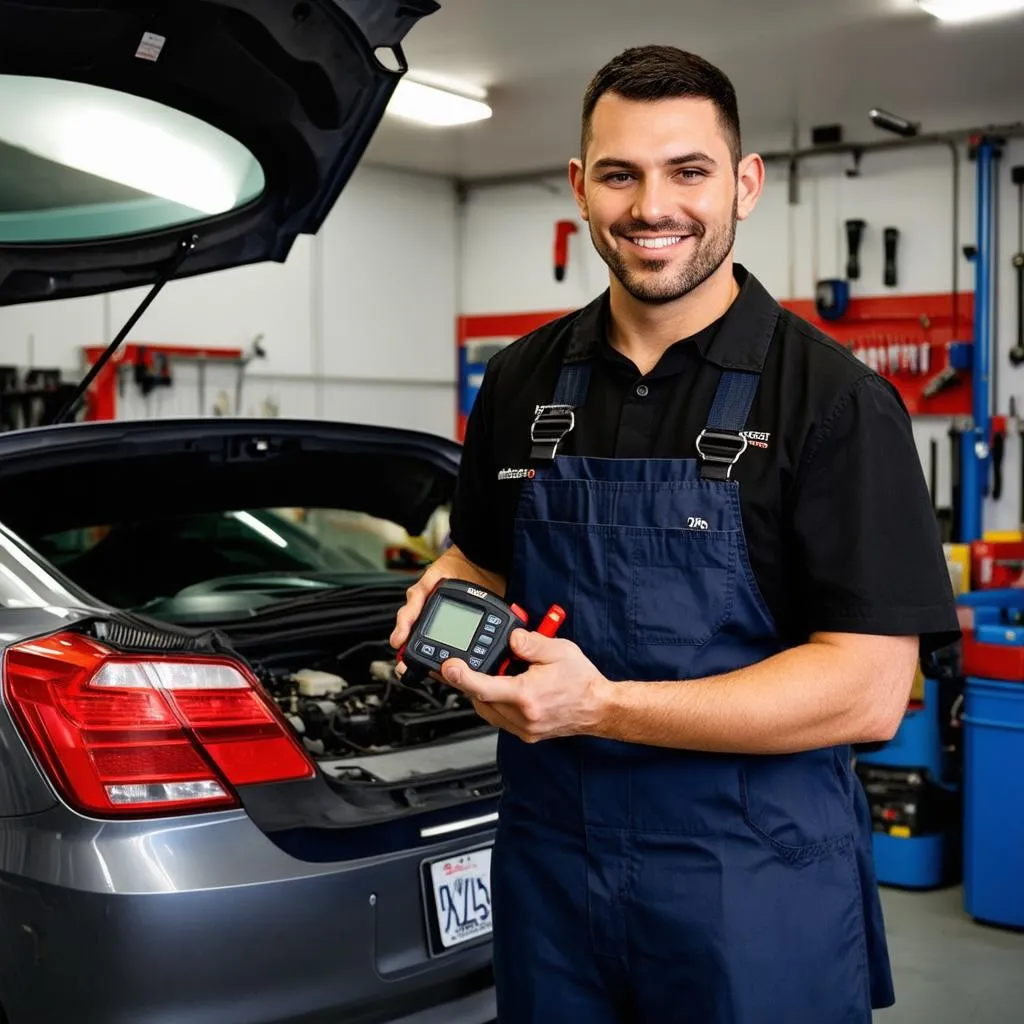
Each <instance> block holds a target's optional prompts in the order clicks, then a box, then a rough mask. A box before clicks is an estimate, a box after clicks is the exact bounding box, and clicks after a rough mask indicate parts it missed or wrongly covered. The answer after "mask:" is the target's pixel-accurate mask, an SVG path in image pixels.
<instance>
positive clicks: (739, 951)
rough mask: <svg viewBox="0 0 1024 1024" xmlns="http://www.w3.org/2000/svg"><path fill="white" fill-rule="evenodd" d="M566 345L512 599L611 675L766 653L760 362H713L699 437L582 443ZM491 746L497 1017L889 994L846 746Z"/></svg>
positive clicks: (716, 1010) (725, 667) (753, 1017)
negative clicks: (644, 455)
mask: <svg viewBox="0 0 1024 1024" xmlns="http://www.w3.org/2000/svg"><path fill="white" fill-rule="evenodd" d="M775 315H776V316H777V311H776V314H775ZM569 359H571V356H570V357H567V361H566V363H565V365H564V366H563V368H562V371H561V375H560V378H559V381H558V387H557V390H556V393H555V396H554V404H553V405H550V406H541V407H538V410H537V416H536V419H535V421H534V424H533V427H532V430H531V437H532V439H533V442H534V444H533V450H532V457H533V460H534V465H535V466H539V468H536V475H535V476H534V477H533V478H531V479H529V480H527V481H525V482H524V485H523V490H522V497H521V499H520V504H519V508H518V511H517V516H516V522H515V550H514V560H513V567H512V573H511V577H510V580H509V592H508V599H509V600H510V601H515V602H516V603H518V604H519V605H521V606H523V607H524V608H527V609H529V610H530V611H531V612H532V613H533V614H539V613H540V612H542V611H543V610H544V609H546V608H547V607H548V606H550V605H551V604H556V603H557V604H560V605H561V606H562V607H563V608H565V609H566V611H567V612H568V618H567V621H566V623H565V625H564V627H563V630H562V633H561V634H560V635H562V636H568V637H569V638H570V639H572V640H574V641H575V642H576V643H578V644H579V646H580V647H581V648H582V650H583V652H584V653H585V654H586V655H587V656H588V657H590V658H591V660H592V661H593V662H594V663H595V664H596V666H597V667H598V668H599V669H600V671H601V672H602V673H604V675H605V676H607V677H608V678H609V679H611V680H613V681H614V680H677V679H678V680H686V679H699V678H701V677H706V676H710V675H715V674H718V673H723V672H729V671H732V670H735V669H739V668H741V667H744V666H747V665H750V664H752V663H755V662H758V661H761V660H763V659H765V658H768V657H770V656H771V655H773V654H775V653H777V652H778V651H780V650H781V649H782V644H781V643H780V640H779V637H778V635H777V631H776V628H775V625H774V623H773V621H772V616H771V614H770V612H769V610H768V608H767V607H766V605H765V602H764V600H763V599H762V597H761V595H760V594H759V592H758V588H757V584H756V582H755V580H754V576H753V573H752V571H751V565H750V560H749V558H748V553H747V545H746V541H745V538H744V533H743V526H742V521H741V517H740V498H739V491H738V484H737V482H736V481H735V480H734V479H733V478H732V472H731V471H732V467H733V465H734V464H735V462H736V461H737V459H738V458H739V456H740V455H742V453H743V450H744V449H745V447H746V439H745V438H744V437H743V436H742V435H741V433H740V432H741V431H742V430H744V429H745V426H746V420H747V414H748V412H749V410H750V407H751V403H752V401H753V397H754V393H755V391H756V388H757V384H758V380H759V376H758V375H757V374H752V373H746V372H738V371H725V372H723V374H722V377H721V380H720V383H719V386H718V390H717V393H716V395H715V399H714V403H713V405H712V408H711V410H710V416H709V419H708V421H707V422H708V427H707V429H706V430H705V431H704V432H703V433H702V435H701V437H700V438H699V439H698V441H697V451H696V452H695V458H693V459H650V460H645V459H600V458H586V457H580V456H575V455H561V454H558V453H557V449H558V447H559V445H560V442H561V440H562V439H563V438H564V437H565V436H566V434H567V433H568V431H570V430H571V429H572V426H573V422H574V420H573V415H574V412H573V410H574V409H575V410H578V409H580V408H581V407H582V406H583V404H584V399H585V396H586V392H587V382H588V379H589V368H590V363H589V361H587V359H585V358H584V359H582V360H581V361H577V362H573V361H569ZM498 754H499V764H500V767H501V771H502V773H503V776H504V783H505V790H504V793H503V795H502V799H501V807H500V810H501V814H500V821H499V825H498V832H497V839H496V844H495V850H494V855H493V865H492V894H493V901H494V921H495V929H496V930H495V971H496V977H497V981H498V992H499V1005H498V1009H499V1024H626V1022H629V1024H634V1022H635V1024H869V1022H870V1020H871V1007H872V1005H874V1006H875V1007H879V1006H887V1005H890V1004H891V1003H892V1002H893V993H892V981H891V976H890V973H889V961H888V953H887V949H886V944H885V936H884V929H883V923H882V914H881V907H880V904H879V901H878V895H877V890H876V887H875V878H874V872H873V867H872V860H871V846H870V843H871V835H870V818H869V814H868V807H867V801H866V798H865V796H864V793H863V790H862V789H861V787H860V785H859V783H857V781H856V779H855V776H854V775H853V772H852V770H851V751H850V749H849V748H848V747H842V748H829V749H825V750H817V751H813V752H809V753H804V754H799V755H792V756H734V755H718V754H706V753H694V752H689V751H682V750H669V749H664V748H655V747H648V746H644V745H633V744H626V743H618V742H612V741H606V740H599V739H596V738H593V737H572V738H568V739H559V740H549V741H544V742H541V743H538V744H533V745H529V744H524V743H522V742H521V741H520V740H518V739H516V738H515V737H514V736H512V735H511V734H509V733H506V732H502V734H501V736H500V739H499V748H498Z"/></svg>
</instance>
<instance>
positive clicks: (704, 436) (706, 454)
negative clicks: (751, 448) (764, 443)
mask: <svg viewBox="0 0 1024 1024" xmlns="http://www.w3.org/2000/svg"><path fill="white" fill-rule="evenodd" d="M747 443H748V442H747V439H746V438H745V437H744V436H743V435H742V434H739V433H731V432H729V431H724V430H709V429H708V428H707V427H705V428H704V429H703V430H702V431H701V432H700V436H699V437H698V438H697V454H698V455H700V457H701V459H703V461H704V465H703V466H702V467H701V476H703V477H705V478H708V479H711V480H728V479H729V478H730V476H731V474H732V467H733V466H735V465H736V463H737V462H739V459H740V456H741V455H742V454H743V453H744V452H745V451H746V450H747Z"/></svg>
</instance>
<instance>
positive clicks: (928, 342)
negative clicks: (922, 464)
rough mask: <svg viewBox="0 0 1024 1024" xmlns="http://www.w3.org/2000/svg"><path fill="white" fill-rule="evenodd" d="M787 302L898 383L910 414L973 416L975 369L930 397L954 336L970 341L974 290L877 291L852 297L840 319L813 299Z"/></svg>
mask: <svg viewBox="0 0 1024 1024" xmlns="http://www.w3.org/2000/svg"><path fill="white" fill-rule="evenodd" d="M782 305H783V306H785V307H786V308H787V309H790V310H792V311H793V312H794V313H796V314H797V315H798V316H801V317H803V318H804V319H805V320H807V321H809V322H810V323H812V324H814V326H815V327H817V328H819V329H820V330H822V331H824V332H825V333H826V334H828V335H829V337H832V338H835V339H836V341H838V342H840V343H841V344H844V345H846V347H847V348H848V349H849V350H850V351H851V352H852V353H853V354H854V355H856V356H858V358H860V359H861V360H862V361H863V362H864V363H865V364H866V365H868V366H870V367H871V369H873V370H876V371H877V372H878V373H880V374H881V375H882V376H883V377H885V378H886V379H887V380H889V381H890V382H891V383H892V384H893V386H894V387H896V388H897V390H898V391H899V393H900V395H901V396H902V398H903V401H904V404H905V405H906V407H907V411H908V412H909V413H910V415H911V416H969V415H970V414H971V402H972V396H971V373H970V371H969V370H965V371H961V372H959V373H958V374H957V376H956V379H955V382H954V383H953V384H952V385H951V386H950V387H948V388H946V389H944V390H942V391H940V392H938V393H937V394H935V395H934V396H932V397H928V395H926V393H925V391H926V388H927V387H928V385H929V383H930V382H931V381H933V380H934V379H935V378H936V377H937V376H938V374H940V373H941V372H942V371H943V369H944V368H945V367H946V365H947V346H948V345H949V343H950V342H951V341H965V342H968V343H971V341H972V338H973V336H974V294H973V292H961V293H960V294H959V295H958V296H956V301H955V302H954V296H953V295H952V294H950V293H946V294H939V295H900V296H879V297H876V298H863V299H851V300H850V305H849V308H848V309H847V311H846V314H845V315H844V316H843V317H842V319H840V320H822V319H821V318H820V317H819V316H818V314H817V310H816V308H815V305H814V302H813V301H802V300H798V301H790V302H783V303H782Z"/></svg>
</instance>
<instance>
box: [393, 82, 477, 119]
mask: <svg viewBox="0 0 1024 1024" xmlns="http://www.w3.org/2000/svg"><path fill="white" fill-rule="evenodd" d="M470 92H472V93H474V94H475V95H466V94H467V93H470ZM486 95H487V94H486V93H485V92H483V90H476V89H474V90H470V89H468V88H466V89H465V90H464V91H463V92H454V91H452V90H451V89H441V88H438V87H437V86H434V85H427V84H426V83H425V82H415V81H412V80H411V79H408V78H403V79H402V80H401V81H400V82H399V83H398V87H397V88H396V89H395V92H394V94H393V95H392V97H391V102H390V103H389V104H388V113H389V114H391V115H393V116H394V117H400V118H402V120H405V121H414V122H416V123H417V124H425V125H429V126H430V127H431V128H451V127H453V126H454V125H460V124H472V123H473V122H475V121H485V120H487V118H489V117H490V116H491V108H490V107H489V106H488V105H487V104H486V103H484V102H483V100H484V97H485V96H486Z"/></svg>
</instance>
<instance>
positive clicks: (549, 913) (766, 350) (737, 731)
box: [392, 46, 958, 1024]
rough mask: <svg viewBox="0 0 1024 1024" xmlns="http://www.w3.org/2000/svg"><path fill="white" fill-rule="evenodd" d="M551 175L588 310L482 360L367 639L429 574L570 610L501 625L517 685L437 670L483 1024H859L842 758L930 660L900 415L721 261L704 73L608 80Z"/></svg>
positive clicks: (867, 963) (734, 207)
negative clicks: (463, 424)
mask: <svg viewBox="0 0 1024 1024" xmlns="http://www.w3.org/2000/svg"><path fill="white" fill-rule="evenodd" d="M570 179H571V183H572V188H573V191H574V194H575V197H576V201H577V203H578V205H579V210H580V214H581V216H582V218H583V219H584V220H585V221H586V222H587V223H588V224H589V228H590V234H591V239H592V242H593V245H594V247H595V248H596V250H597V252H598V253H599V254H600V256H601V257H602V258H603V259H604V261H605V263H606V264H607V265H608V268H609V288H608V290H607V291H606V292H605V293H604V294H603V295H602V296H601V297H600V298H598V299H597V300H596V301H594V302H593V303H591V304H590V305H589V306H587V307H586V308H584V309H582V310H580V311H577V312H575V313H573V314H571V315H569V316H566V317H563V318H561V319H559V320H557V321H556V322H554V323H552V324H550V325H548V326H546V327H543V328H541V329H540V330H537V331H535V332H534V333H532V334H530V335H528V336H527V337H525V338H522V339H519V340H518V341H516V342H515V343H513V344H512V345H510V346H508V347H507V348H506V349H504V350H502V351H501V352H500V353H498V354H497V355H495V356H494V357H493V358H492V359H491V361H490V363H489V365H488V368H487V372H486V375H485V378H484V381H483V385H482V388H481V391H480V393H479V396H478V398H477V401H476V403H475V405H474V408H473V410H472V415H471V417H470V420H469V423H468V427H467V436H466V441H465V453H464V459H463V463H462V469H461V473H460V480H459V485H458V493H457V497H456V500H455V502H454V507H453V511H452V541H453V546H452V548H450V549H449V550H448V551H447V552H446V553H445V554H444V555H443V556H441V558H440V559H438V561H437V562H436V563H434V565H433V566H432V567H431V568H430V569H429V570H428V571H427V572H426V574H425V575H424V577H423V578H422V580H421V581H420V582H419V583H418V584H417V585H415V586H414V587H412V588H411V590H410V592H409V596H408V601H407V603H406V605H405V607H404V608H403V609H402V610H401V612H400V613H399V615H398V621H397V623H396V627H395V632H394V634H393V636H392V643H393V644H394V645H395V646H399V645H400V644H401V643H402V642H403V641H404V639H405V637H406V636H407V634H408V631H409V627H410V625H411V624H412V623H413V622H414V621H415V619H416V617H417V615H418V613H419V611H420V609H421V608H422V606H423V601H424V597H425V595H426V594H427V592H428V591H429V589H430V588H431V587H432V586H433V584H434V582H435V581H436V580H437V579H438V578H441V577H449V576H456V577H462V578H468V579H471V580H474V581H476V582H477V583H480V584H482V585H484V586H486V587H488V588H490V589H492V590H494V591H496V592H497V593H499V594H505V595H506V598H507V600H509V601H515V602H516V603H518V604H519V605H521V606H523V607H524V608H526V609H527V610H528V611H530V612H531V613H532V614H533V615H534V616H536V615H540V614H542V613H543V610H544V609H545V608H547V607H548V606H549V605H552V604H560V605H561V606H562V607H563V608H565V609H566V611H567V612H568V619H567V622H566V624H565V626H564V627H563V631H562V632H563V637H564V638H558V639H549V638H546V637H543V636H540V635H539V634H537V633H536V632H532V631H529V630H525V629H524V630H517V631H516V633H515V634H514V638H515V642H514V644H513V649H514V650H515V652H516V653H517V655H518V657H519V658H520V659H522V660H523V661H524V662H525V663H527V665H528V668H527V669H526V671H525V672H524V673H522V674H519V675H515V676H510V677H504V678H496V677H490V676H486V675H481V674H479V673H476V672H473V671H471V670H470V669H469V667H468V665H466V664H465V663H463V662H456V661H452V662H449V663H448V664H447V665H446V666H445V668H444V671H443V675H444V677H445V679H446V680H447V681H448V682H449V683H450V684H451V685H453V686H454V687H457V688H459V689H460V690H463V691H464V692H466V693H467V694H469V695H470V696H471V697H472V698H473V700H474V704H475V707H476V709H477V711H478V712H479V714H480V715H481V716H482V717H483V718H484V719H486V720H487V721H488V722H490V723H492V724H493V725H494V726H497V727H498V728H499V729H500V730H501V731H500V733H499V748H498V749H499V764H500V768H501V771H502V773H503V780H504V784H505V789H504V793H503V796H502V799H501V817H500V821H499V824H498V827H497V833H496V843H495V847H494V851H493V860H492V898H493V910H494V927H495V932H494V954H495V975H496V981H497V993H498V1008H499V1020H500V1021H501V1022H502V1024H531V1022H559V1024H567V1022H577V1021H579V1022H583V1021H586V1022H587V1024H605V1022H608V1024H611V1022H619V1021H621V1022H626V1021H630V1022H642V1024H647V1022H651V1024H653V1022H659V1024H660V1022H677V1021H685V1022H687V1024H689V1022H693V1024H869V1022H870V1020H871V1009H872V1007H876V1008H877V1007H884V1006H888V1005H890V1004H892V1002H893V1001H894V992H893V985H892V978H891V974H890V967H889V959H888V951H887V946H886V939H885V932H884V923H883V919H882V913H881V907H880V903H879V898H878V890H877V884H876V880H875V877H874V874H873V869H872V853H871V831H870V829H871V826H870V815H869V810H868V806H867V801H866V798H865V796H864V793H863V790H862V788H861V787H860V784H859V783H858V782H857V780H856V776H855V775H854V774H853V771H852V765H851V756H852V746H853V745H855V744H858V743H863V742H871V741H881V740H886V739H888V738H890V737H892V736H893V735H894V733H895V731H896V729H897V728H898V726H899V723H900V721H901V718H902V715H903V713H904V711H905V709H906V705H907V701H908V699H909V695H910V689H911V686H912V683H913V679H914V675H915V671H916V667H917V664H918V658H919V655H920V653H921V651H922V650H923V651H930V650H931V649H934V648H937V647H939V646H943V645H945V644H948V643H951V642H953V641H955V639H956V638H957V636H958V623H957V617H956V612H955V604H954V598H953V594H952V588H951V584H950V579H949V574H948V572H947V568H946V565H945V561H944V556H943V551H942V547H941V544H940V539H939V534H938V528H937V524H936V522H935V520H934V516H933V513H932V509H931V504H930V501H929V496H928V493H927V489H926V486H925V482H924V474H923V472H922V467H921V463H920V460H919V458H918V454H917V450H916V447H915V444H914V438H913V435H912V431H911V424H910V419H909V416H908V415H907V412H906V410H905V408H904V406H903V405H902V403H901V400H900V398H899V396H898V393H897V392H896V391H895V390H894V389H893V388H892V387H891V386H890V385H889V384H888V383H887V382H886V381H885V380H884V379H883V378H881V377H880V376H878V375H877V374H875V373H874V372H872V371H870V370H869V369H868V368H867V367H865V366H864V365H863V364H862V363H861V362H860V361H858V360H857V359H855V358H854V357H853V356H852V355H851V354H850V353H848V352H847V350H846V349H845V348H844V347H842V346H841V345H838V344H836V343H835V342H833V341H832V340H830V339H828V338H827V337H825V336H824V335H823V334H821V333H820V332H819V331H817V330H816V329H814V328H813V327H812V326H810V325H809V324H807V323H806V322H804V321H802V320H800V319H799V318H798V317H796V316H794V315H793V314H792V313H790V312H787V311H785V310H784V309H782V308H781V307H780V306H779V305H778V304H777V302H776V301H775V300H774V299H773V298H772V297H771V296H770V295H769V294H768V292H767V291H766V290H765V288H764V287H763V286H762V285H761V284H760V283H759V282H758V281H757V279H756V278H755V277H754V275H753V274H752V273H750V272H749V271H748V270H747V269H745V268H743V267H742V266H740V265H739V264H737V263H735V262H734V240H735V235H736V226H737V221H740V220H745V219H746V218H747V217H749V216H750V215H751V213H752V212H753V211H754V208H755V205H756V203H757V201H758V198H759V196H760V195H761V193H762V190H763V186H764V180H765V170H764V163H763V161H762V160H761V159H760V157H758V156H757V155H756V154H751V155H747V156H742V149H741V138H740V126H739V118H738V113H737V102H736V96H735V93H734V90H733V87H732V85H731V83H730V82H729V80H728V79H727V78H726V76H725V75H724V74H723V73H722V72H721V71H719V70H718V69H716V68H715V67H713V66H711V65H709V64H708V63H707V62H705V61H704V60H702V59H700V58H699V57H697V56H694V55H692V54H688V53H684V52H681V51H679V50H676V49H673V48H670V47H664V46H653V47H642V48H634V49H630V50H627V51H625V52H624V53H622V54H621V55H620V56H618V57H617V58H615V59H614V60H612V61H611V62H610V63H609V64H608V65H607V66H606V67H604V68H603V69H602V70H601V71H599V72H598V74H597V75H596V77H595V78H594V80H593V81H592V83H591V85H590V86H589V88H588V91H587V92H586V95H585V99H584V104H583V132H582V140H581V159H579V160H573V161H571V162H570ZM780 251H781V250H780ZM566 406H568V407H571V408H572V410H573V415H568V414H567V412H566V408H565V407H566ZM531 435H532V437H533V439H532V440H531Z"/></svg>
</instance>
